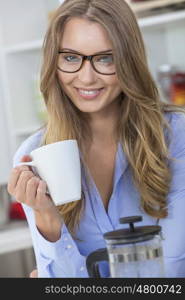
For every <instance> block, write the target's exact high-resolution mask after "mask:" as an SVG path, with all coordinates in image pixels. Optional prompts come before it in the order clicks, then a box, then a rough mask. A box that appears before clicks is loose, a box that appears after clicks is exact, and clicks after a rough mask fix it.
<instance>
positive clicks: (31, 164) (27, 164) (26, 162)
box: [17, 161, 35, 167]
mask: <svg viewBox="0 0 185 300" xmlns="http://www.w3.org/2000/svg"><path fill="white" fill-rule="evenodd" d="M19 166H30V167H35V163H34V161H25V162H20V163H19V164H18V165H17V167H19Z"/></svg>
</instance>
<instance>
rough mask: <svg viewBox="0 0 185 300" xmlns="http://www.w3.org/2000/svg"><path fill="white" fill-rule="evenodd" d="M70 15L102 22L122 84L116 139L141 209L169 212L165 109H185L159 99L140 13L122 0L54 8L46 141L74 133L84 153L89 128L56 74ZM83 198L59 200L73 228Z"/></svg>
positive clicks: (46, 62) (79, 1) (76, 0)
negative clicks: (73, 200)
mask: <svg viewBox="0 0 185 300" xmlns="http://www.w3.org/2000/svg"><path fill="white" fill-rule="evenodd" d="M72 17H80V18H86V19H87V20H90V21H92V22H97V23H99V24H100V25H101V26H102V27H103V28H104V29H105V30H106V32H107V33H108V36H109V38H110V40H111V42H112V45H113V55H114V60H115V65H116V73H117V77H118V80H119V83H120V86H121V89H122V93H121V95H120V99H121V101H120V112H121V113H120V118H119V123H118V127H117V128H118V139H119V142H120V143H121V145H122V148H123V151H124V152H125V154H126V156H127V159H128V162H129V166H130V168H131V171H132V176H133V182H134V184H135V186H136V187H137V189H138V191H139V194H140V201H141V207H142V209H143V210H144V211H145V212H146V213H147V214H148V215H150V216H152V217H155V218H165V217H166V216H167V214H168V210H167V203H166V198H167V194H168V191H169V187H170V183H171V172H170V168H169V163H168V161H169V159H170V157H169V153H168V144H167V141H166V139H165V135H164V131H165V129H167V130H168V131H169V130H170V126H169V124H168V123H167V121H166V119H165V117H164V113H165V112H170V111H184V110H183V109H182V108H180V107H177V106H174V105H168V104H165V103H164V102H163V101H161V99H160V96H159V93H158V90H157V87H156V84H155V82H154V80H153V78H152V76H151V74H150V71H149V68H148V64H147V58H146V52H145V47H144V43H143V39H142V35H141V32H140V29H139V26H138V24H137V20H136V17H135V15H134V13H133V12H132V10H131V8H130V7H129V5H128V4H127V3H126V2H125V1H124V0H114V1H112V0H66V1H64V3H63V4H62V5H61V6H60V7H59V8H58V9H57V10H56V12H55V13H54V15H53V17H52V19H51V22H50V24H49V27H48V30H47V33H46V36H45V39H44V44H43V64H42V70H41V92H42V94H43V97H44V100H45V104H46V107H47V111H48V121H47V124H46V130H45V134H44V138H43V142H42V143H43V144H49V143H53V142H56V141H61V140H65V139H76V140H77V141H78V145H79V148H80V150H81V153H82V154H84V157H85V153H84V152H85V151H84V147H83V145H84V142H85V141H87V139H91V132H90V128H89V126H88V123H87V121H86V120H85V118H84V116H83V113H81V112H80V111H79V110H78V109H77V108H76V107H75V106H74V105H73V104H72V102H71V101H70V99H69V98H68V96H67V95H66V94H65V92H64V90H63V89H62V87H61V85H60V83H59V80H58V76H57V60H58V51H59V48H60V43H61V38H62V34H63V31H64V28H65V24H66V23H67V22H68V21H69V19H71V18H72ZM84 201H85V199H84V196H83V193H82V199H81V200H79V201H75V202H71V203H68V204H64V205H61V206H58V209H59V211H60V213H61V216H62V218H63V220H64V222H65V224H66V226H67V227H68V229H69V231H70V232H71V233H72V234H74V232H75V229H76V226H77V225H78V224H79V222H80V218H81V216H82V213H83V208H84Z"/></svg>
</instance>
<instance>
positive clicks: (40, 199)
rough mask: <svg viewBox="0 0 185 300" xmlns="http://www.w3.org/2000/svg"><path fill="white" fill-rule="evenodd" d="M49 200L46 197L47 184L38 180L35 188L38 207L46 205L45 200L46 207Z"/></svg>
mask: <svg viewBox="0 0 185 300" xmlns="http://www.w3.org/2000/svg"><path fill="white" fill-rule="evenodd" d="M49 199H50V201H51V198H50V197H49V196H48V195H47V184H46V182H45V181H43V180H40V182H39V186H38V188H37V205H38V207H43V205H45V204H46V200H47V205H48V204H49V205H50V204H51V203H50V201H49V202H48V200H49Z"/></svg>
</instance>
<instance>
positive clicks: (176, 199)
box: [159, 113, 185, 278]
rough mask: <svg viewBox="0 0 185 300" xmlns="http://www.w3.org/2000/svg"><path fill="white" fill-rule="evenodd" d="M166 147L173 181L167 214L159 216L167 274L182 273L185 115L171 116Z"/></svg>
mask: <svg viewBox="0 0 185 300" xmlns="http://www.w3.org/2000/svg"><path fill="white" fill-rule="evenodd" d="M171 127H172V138H171V143H170V146H169V151H170V154H171V156H172V157H173V158H174V160H172V161H170V168H171V171H172V182H171V187H170V191H169V194H168V199H167V202H168V217H167V218H165V219H161V220H160V222H159V225H161V226H162V231H163V237H164V240H163V250H164V260H165V269H166V276H167V277H174V278H175V277H185V116H184V114H182V113H176V114H174V115H173V117H172V121H171Z"/></svg>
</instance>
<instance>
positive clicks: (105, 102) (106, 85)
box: [57, 18, 121, 114]
mask: <svg viewBox="0 0 185 300" xmlns="http://www.w3.org/2000/svg"><path fill="white" fill-rule="evenodd" d="M69 49H70V50H69ZM107 50H110V52H109V53H112V45H111V42H110V40H109V38H108V35H107V33H106V31H105V30H104V28H102V27H101V25H99V24H98V23H95V22H91V21H88V20H85V19H80V18H72V19H71V20H70V21H68V23H67V24H66V25H65V29H64V34H63V38H62V41H61V45H60V51H70V52H72V51H77V52H79V53H81V54H83V55H87V56H88V55H94V54H97V53H99V52H103V53H104V52H106V51H107ZM57 72H58V78H59V81H60V83H61V86H62V88H63V90H64V91H65V93H66V94H67V95H68V97H69V98H70V99H71V101H72V102H73V104H74V105H75V106H76V107H77V108H78V109H79V110H80V111H81V112H84V113H89V114H93V113H100V112H104V113H107V112H108V111H112V110H113V109H114V108H118V101H117V98H118V96H119V95H120V93H121V88H120V85H119V83H118V79H117V76H116V74H114V75H102V74H99V73H97V72H96V71H95V70H94V69H93V67H92V65H91V63H90V61H87V60H85V61H84V63H83V66H82V68H81V69H80V70H79V71H78V72H76V73H65V72H62V71H60V70H58V71H57Z"/></svg>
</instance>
